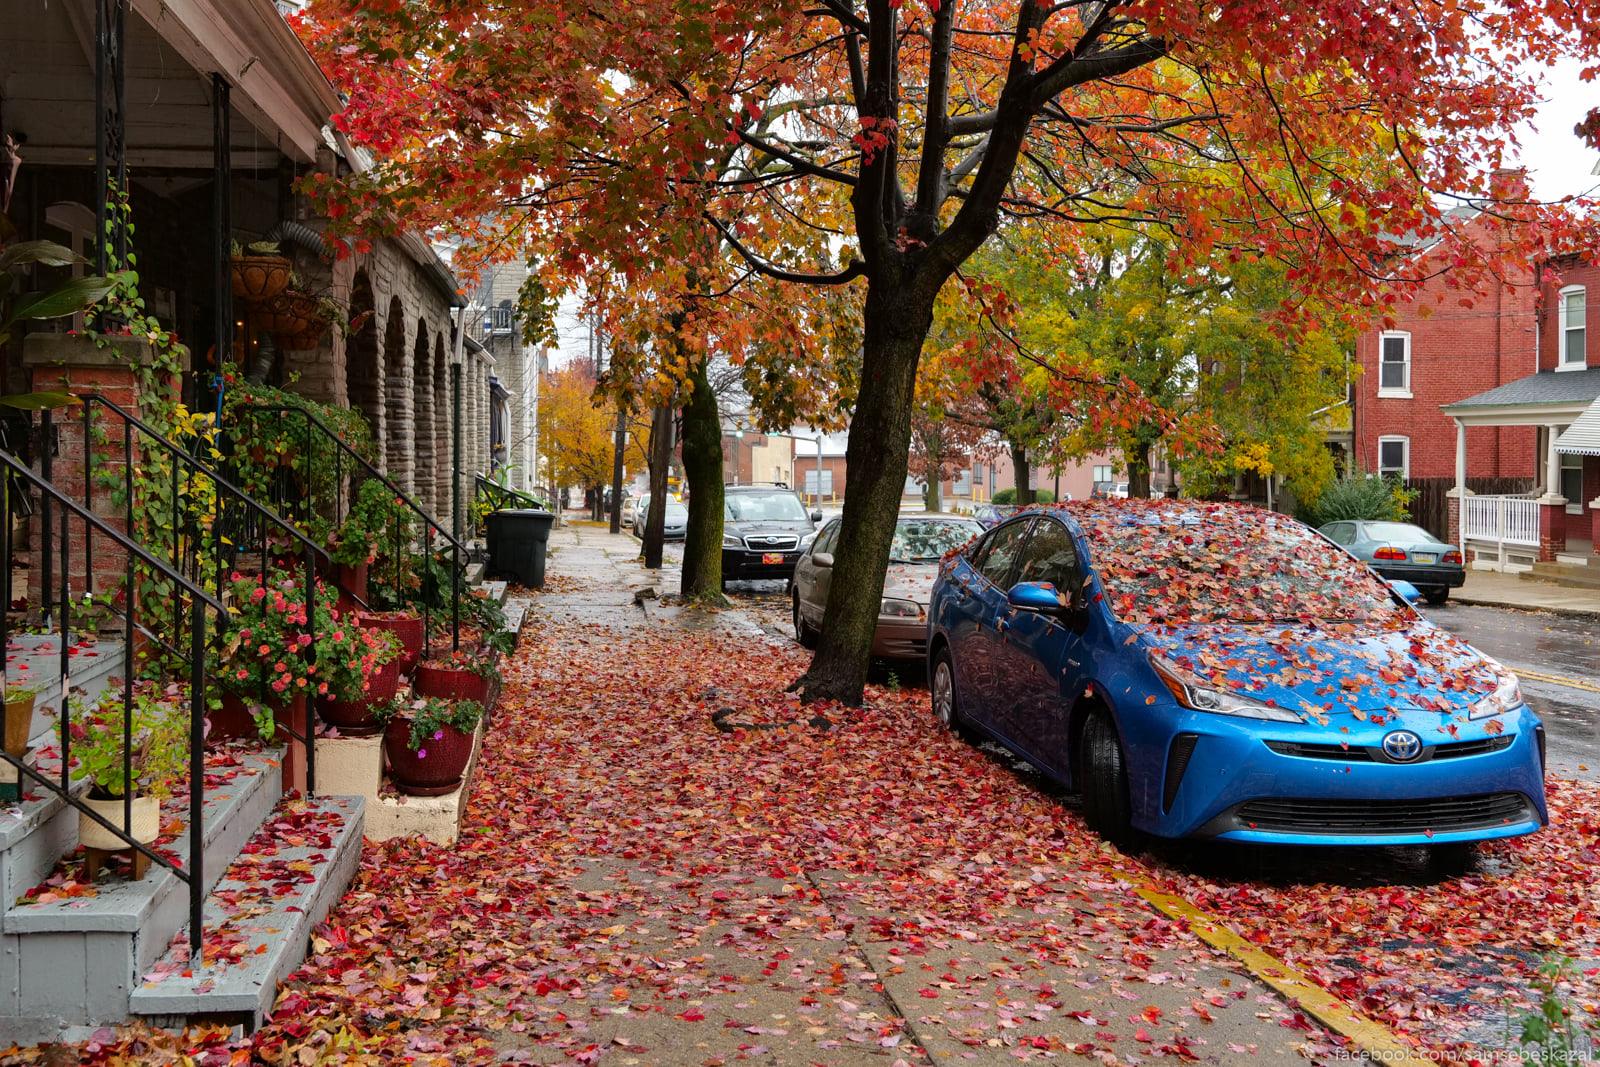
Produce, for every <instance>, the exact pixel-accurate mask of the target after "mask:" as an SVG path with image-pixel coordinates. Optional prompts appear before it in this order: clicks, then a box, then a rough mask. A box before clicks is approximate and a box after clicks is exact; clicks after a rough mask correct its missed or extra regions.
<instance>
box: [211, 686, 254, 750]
mask: <svg viewBox="0 0 1600 1067" xmlns="http://www.w3.org/2000/svg"><path fill="white" fill-rule="evenodd" d="M207 718H208V719H209V720H210V722H211V729H210V730H209V731H208V732H207V733H206V739H207V740H208V741H213V742H221V741H254V740H258V739H259V738H260V737H261V731H260V730H259V729H257V728H256V720H255V716H253V715H251V714H250V707H249V705H248V704H246V703H245V698H244V697H242V696H240V695H239V694H238V693H229V692H224V693H223V694H222V707H220V708H217V709H215V710H213V711H212V712H211V713H210V715H208V716H207Z"/></svg>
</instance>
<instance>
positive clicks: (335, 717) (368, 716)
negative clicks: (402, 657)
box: [319, 660, 400, 737]
mask: <svg viewBox="0 0 1600 1067" xmlns="http://www.w3.org/2000/svg"><path fill="white" fill-rule="evenodd" d="M398 692H400V661H399V660H390V661H389V662H388V663H385V664H384V665H383V666H382V667H379V668H378V669H377V671H376V672H375V673H374V674H373V675H372V677H371V678H370V679H368V681H367V691H366V692H365V693H363V694H362V695H361V696H360V697H359V698H358V699H356V700H328V699H324V700H323V701H322V702H321V704H320V706H319V713H320V714H321V716H322V721H323V722H325V723H328V724H329V725H331V726H336V727H338V728H339V732H340V733H341V734H345V735H348V736H350V737H366V736H369V735H371V734H375V733H377V732H378V731H379V730H381V729H383V726H382V725H381V724H380V723H379V722H378V720H377V719H376V718H374V717H373V714H372V709H373V708H375V707H377V706H378V705H379V704H386V703H388V702H389V701H391V700H393V699H394V696H395V694H396V693H398Z"/></svg>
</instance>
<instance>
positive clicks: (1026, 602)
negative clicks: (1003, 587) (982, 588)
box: [1006, 582, 1073, 615]
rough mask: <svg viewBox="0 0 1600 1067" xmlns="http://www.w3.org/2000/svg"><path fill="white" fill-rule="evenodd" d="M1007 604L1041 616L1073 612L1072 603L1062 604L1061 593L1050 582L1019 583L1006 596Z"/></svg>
mask: <svg viewBox="0 0 1600 1067" xmlns="http://www.w3.org/2000/svg"><path fill="white" fill-rule="evenodd" d="M1006 603H1008V604H1010V605H1011V606H1012V607H1014V608H1018V609H1020V610H1022V611H1035V612H1038V613H1039V614H1041V615H1066V614H1068V613H1069V612H1070V611H1072V610H1073V605H1072V604H1071V602H1070V601H1069V602H1068V603H1065V604H1064V603H1062V601H1061V593H1060V592H1059V591H1057V589H1056V587H1055V586H1053V585H1051V584H1050V583H1049V582H1018V583H1017V584H1016V585H1014V586H1012V587H1011V591H1010V592H1009V593H1007V594H1006Z"/></svg>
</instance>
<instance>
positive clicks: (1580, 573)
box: [1523, 559, 1600, 590]
mask: <svg viewBox="0 0 1600 1067" xmlns="http://www.w3.org/2000/svg"><path fill="white" fill-rule="evenodd" d="M1523 577H1524V578H1529V579H1533V580H1536V581H1541V582H1553V583H1555V584H1556V585H1561V586H1566V587H1568V588H1571V589H1596V590H1600V567H1591V566H1589V565H1588V564H1587V563H1574V562H1567V561H1563V560H1560V559H1558V560H1557V561H1556V562H1554V563H1535V564H1534V565H1533V569H1532V570H1529V571H1526V572H1524V574H1523Z"/></svg>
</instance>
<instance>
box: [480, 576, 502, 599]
mask: <svg viewBox="0 0 1600 1067" xmlns="http://www.w3.org/2000/svg"><path fill="white" fill-rule="evenodd" d="M480 588H482V589H484V590H485V591H487V592H488V594H489V599H490V600H494V601H497V602H498V603H501V604H503V603H505V599H506V589H507V588H508V585H507V583H506V582H503V581H500V580H498V579H497V580H495V581H492V582H483V583H482V584H481V586H480Z"/></svg>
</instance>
